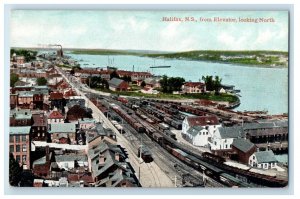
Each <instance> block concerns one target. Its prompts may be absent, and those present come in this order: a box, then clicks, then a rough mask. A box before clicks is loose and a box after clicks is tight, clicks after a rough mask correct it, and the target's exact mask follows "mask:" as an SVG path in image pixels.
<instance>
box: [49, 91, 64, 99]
mask: <svg viewBox="0 0 300 199" xmlns="http://www.w3.org/2000/svg"><path fill="white" fill-rule="evenodd" d="M63 98H64V95H63V94H62V93H59V92H52V93H50V98H49V99H50V100H56V99H63Z"/></svg>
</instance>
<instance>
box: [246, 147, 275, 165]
mask: <svg viewBox="0 0 300 199" xmlns="http://www.w3.org/2000/svg"><path fill="white" fill-rule="evenodd" d="M277 162H278V161H277V159H276V158H275V155H274V153H273V151H271V150H270V151H258V152H255V153H254V154H252V155H251V156H250V158H249V165H250V166H251V167H257V168H259V169H273V168H275V167H276V166H277Z"/></svg>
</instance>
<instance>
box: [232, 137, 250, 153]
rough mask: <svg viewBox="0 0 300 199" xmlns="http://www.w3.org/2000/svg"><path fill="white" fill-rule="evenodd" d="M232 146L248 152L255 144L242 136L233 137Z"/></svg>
mask: <svg viewBox="0 0 300 199" xmlns="http://www.w3.org/2000/svg"><path fill="white" fill-rule="evenodd" d="M232 146H234V147H235V148H237V149H239V150H240V151H243V152H244V153H246V152H248V151H249V150H250V149H252V148H253V147H255V145H254V144H253V143H252V142H249V141H248V140H245V139H242V138H237V139H234V140H233V143H232Z"/></svg>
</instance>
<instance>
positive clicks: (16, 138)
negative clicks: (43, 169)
mask: <svg viewBox="0 0 300 199" xmlns="http://www.w3.org/2000/svg"><path fill="white" fill-rule="evenodd" d="M30 130H31V126H15V127H10V128H9V152H10V153H12V154H13V156H14V158H15V160H16V161H17V162H18V163H19V164H20V166H23V169H30Z"/></svg>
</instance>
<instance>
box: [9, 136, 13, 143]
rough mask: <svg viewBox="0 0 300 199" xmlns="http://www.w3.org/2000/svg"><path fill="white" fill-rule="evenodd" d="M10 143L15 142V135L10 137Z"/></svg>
mask: <svg viewBox="0 0 300 199" xmlns="http://www.w3.org/2000/svg"><path fill="white" fill-rule="evenodd" d="M9 142H11V143H13V142H14V136H13V135H11V136H9Z"/></svg>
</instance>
